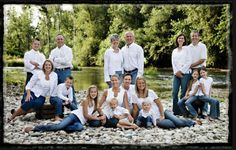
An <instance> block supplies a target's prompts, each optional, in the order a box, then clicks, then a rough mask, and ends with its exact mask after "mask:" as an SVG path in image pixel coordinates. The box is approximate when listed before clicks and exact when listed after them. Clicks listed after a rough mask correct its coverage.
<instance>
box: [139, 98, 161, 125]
mask: <svg viewBox="0 0 236 150" xmlns="http://www.w3.org/2000/svg"><path fill="white" fill-rule="evenodd" d="M136 124H137V125H138V126H139V127H147V128H152V127H153V125H154V126H156V117H155V113H154V112H153V111H152V110H151V101H150V100H149V99H148V98H145V99H144V100H143V102H142V109H141V110H140V111H139V115H138V118H137V120H136Z"/></svg>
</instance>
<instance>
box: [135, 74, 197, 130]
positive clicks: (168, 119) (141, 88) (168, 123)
mask: <svg viewBox="0 0 236 150" xmlns="http://www.w3.org/2000/svg"><path fill="white" fill-rule="evenodd" d="M135 90H136V93H135V94H134V95H133V96H132V101H133V117H134V118H136V117H137V115H138V112H139V110H140V109H142V103H143V100H144V98H148V99H150V100H151V101H152V102H151V110H152V111H153V112H155V113H156V114H155V115H156V116H155V117H154V118H157V121H156V123H157V124H156V125H157V126H158V127H160V128H165V129H169V128H176V127H185V126H189V127H190V126H193V125H194V124H196V123H198V124H201V122H200V121H192V120H187V119H179V118H177V117H176V116H175V115H174V114H173V112H171V111H169V110H166V111H164V109H163V106H162V103H161V101H160V98H159V97H158V96H157V94H156V93H155V92H154V91H153V90H150V89H148V88H147V85H146V80H145V79H144V77H141V76H140V77H138V78H137V80H136V84H135Z"/></svg>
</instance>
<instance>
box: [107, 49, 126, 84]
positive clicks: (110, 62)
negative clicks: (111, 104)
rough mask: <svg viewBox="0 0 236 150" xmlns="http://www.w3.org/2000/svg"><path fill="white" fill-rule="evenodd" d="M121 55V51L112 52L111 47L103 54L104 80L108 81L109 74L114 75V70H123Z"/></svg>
mask: <svg viewBox="0 0 236 150" xmlns="http://www.w3.org/2000/svg"><path fill="white" fill-rule="evenodd" d="M123 70H124V69H123V56H122V53H121V51H120V50H119V51H118V53H116V52H114V49H113V48H109V49H107V50H106V52H105V54H104V80H105V82H107V81H110V76H109V75H114V74H115V72H116V71H122V73H123V72H124V71H123Z"/></svg>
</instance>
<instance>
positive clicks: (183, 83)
mask: <svg viewBox="0 0 236 150" xmlns="http://www.w3.org/2000/svg"><path fill="white" fill-rule="evenodd" d="M173 78H174V79H173V90H172V97H173V112H174V114H175V115H179V114H180V109H179V106H178V101H179V97H178V94H179V87H181V95H180V99H182V98H183V97H184V95H185V93H186V90H187V84H188V82H189V80H190V78H191V74H184V75H183V77H182V78H178V77H177V76H176V75H174V77H173Z"/></svg>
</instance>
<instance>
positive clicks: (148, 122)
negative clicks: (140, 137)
mask: <svg viewBox="0 0 236 150" xmlns="http://www.w3.org/2000/svg"><path fill="white" fill-rule="evenodd" d="M136 124H137V125H138V126H139V127H151V126H152V118H151V117H150V116H147V117H146V118H145V117H143V116H138V118H137V120H136Z"/></svg>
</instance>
